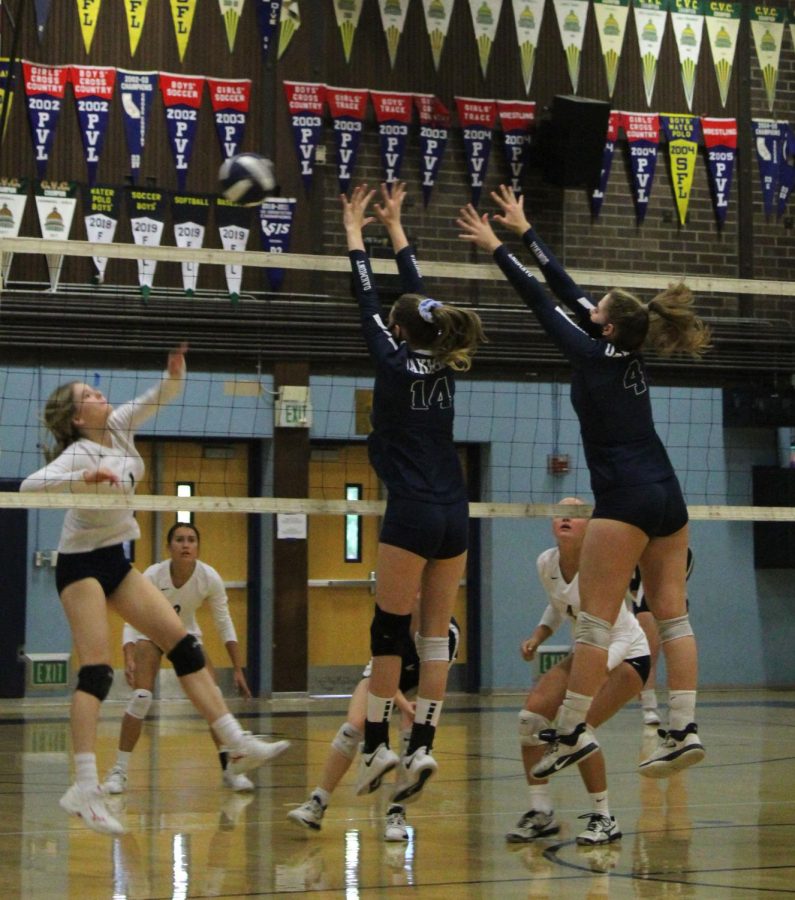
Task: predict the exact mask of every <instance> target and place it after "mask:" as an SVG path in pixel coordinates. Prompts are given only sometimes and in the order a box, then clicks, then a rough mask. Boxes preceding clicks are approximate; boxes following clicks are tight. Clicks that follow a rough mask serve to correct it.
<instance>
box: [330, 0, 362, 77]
mask: <svg viewBox="0 0 795 900" xmlns="http://www.w3.org/2000/svg"><path fill="white" fill-rule="evenodd" d="M362 2H363V0H334V13H335V15H336V16H337V28H339V30H340V37H341V38H342V49H343V52H344V53H345V62H346V63H349V62H350V61H351V51H352V50H353V39H354V38H355V37H356V29H357V28H358V27H359V16H361V14H362Z"/></svg>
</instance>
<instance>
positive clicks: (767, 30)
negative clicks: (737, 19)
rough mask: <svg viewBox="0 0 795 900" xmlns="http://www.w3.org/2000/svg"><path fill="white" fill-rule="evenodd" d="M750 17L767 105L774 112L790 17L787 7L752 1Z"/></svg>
mask: <svg viewBox="0 0 795 900" xmlns="http://www.w3.org/2000/svg"><path fill="white" fill-rule="evenodd" d="M749 17H750V19H751V32H752V33H753V36H754V46H755V47H756V58H757V60H758V61H759V68H760V69H761V70H762V77H763V79H764V81H765V93H766V94H767V105H768V109H770V111H771V112H772V110H773V103H774V101H775V99H776V82H777V81H778V63H779V57H780V56H781V41H782V38H783V37H784V23H785V22H786V21H787V18H788V13H787V7H786V6H773V5H772V4H764V3H760V4H754V3H752V4H751V9H750V12H749Z"/></svg>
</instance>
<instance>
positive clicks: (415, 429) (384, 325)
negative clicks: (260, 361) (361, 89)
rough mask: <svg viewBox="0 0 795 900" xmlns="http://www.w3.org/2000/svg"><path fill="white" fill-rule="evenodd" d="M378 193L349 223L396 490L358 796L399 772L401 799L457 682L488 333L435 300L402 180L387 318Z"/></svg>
mask: <svg viewBox="0 0 795 900" xmlns="http://www.w3.org/2000/svg"><path fill="white" fill-rule="evenodd" d="M374 195H375V191H372V190H371V191H368V189H367V186H366V185H363V186H360V187H357V188H355V189H354V191H353V192H352V194H351V198H350V200H348V198H347V197H346V196H345V195H342V197H341V202H342V210H343V225H344V228H345V234H346V237H347V243H348V250H349V255H350V261H351V268H352V270H353V276H354V278H353V280H354V285H355V291H356V297H357V300H358V302H359V310H360V313H361V323H362V331H363V334H364V338H365V341H366V342H367V348H368V350H369V352H370V358H371V359H372V361H373V364H374V366H375V385H374V390H373V412H372V426H373V430H372V433H371V434H370V437H369V441H368V449H369V455H370V462H371V464H372V466H373V468H374V469H375V471H376V474H377V475H378V476H379V478H380V479H381V480H382V481H383V482H384V484H385V485H386V488H387V504H386V512H385V514H384V520H383V524H382V527H381V534H380V537H379V544H378V555H377V558H376V598H375V614H374V616H373V621H372V625H371V629H370V636H371V652H372V655H373V671H372V675H371V678H370V688H369V691H368V695H367V718H366V720H365V727H364V747H363V751H362V755H361V762H360V766H359V777H358V780H357V793H359V794H365V793H369V792H370V791H372V790H374V789H375V788H376V787H377V786H378V784H380V782H381V779H382V777H383V775H384V773H385V772H388V771H390V770H391V769H394V768H396V767H397V768H398V775H397V781H396V787H395V792H394V794H393V797H392V799H393V801H394V802H396V803H403V802H406V801H407V800H409V799H410V798H414V797H416V795H417V794H418V793H419V792H420V791H421V790H422V787H423V785H424V784H425V782H426V781H427V779H428V778H429V777H431V775H433V773H434V772H435V771H436V770H437V764H436V761H435V760H434V758H433V757H432V756H431V749H432V747H433V739H434V735H435V732H436V726H437V724H438V721H439V715H440V713H441V709H442V703H443V701H444V694H445V689H446V686H447V671H448V664H449V649H448V635H447V631H448V626H449V623H450V616H451V614H452V611H453V603H454V601H455V597H456V594H457V592H458V585H459V583H460V581H461V577H462V576H463V574H464V569H465V566H466V554H467V531H468V525H469V509H468V502H467V490H466V484H465V482H464V476H463V472H462V469H461V464H460V461H459V459H458V453H457V451H456V448H455V444H454V443H453V416H454V406H453V402H454V396H455V375H456V372H461V371H466V370H467V369H469V367H470V365H471V357H472V354H473V353H474V352H475V350H476V348H477V346H478V344H479V343H480V342H481V341H483V340H484V335H483V330H482V327H481V324H480V319H479V318H478V316H477V315H476V314H475V313H474V312H471V311H469V310H463V309H457V308H456V307H453V306H450V305H448V304H445V303H440V302H439V301H437V300H432V299H431V298H429V297H428V296H427V294H426V292H425V288H424V285H423V281H422V276H421V275H420V271H419V268H418V266H417V261H416V258H415V256H414V253H413V251H412V249H411V248H410V247H409V244H408V241H407V239H406V235H405V232H404V231H403V226H402V224H401V208H402V205H403V200H404V198H405V196H406V191H405V187H404V185H403V184H393V185H392V189H391V192H390V191H389V190H388V189H387V188H386V186H385V185H382V186H381V202H380V203H378V204H376V205H375V207H374V212H375V218H377V219H378V221H379V222H381V224H383V225H384V226H385V227H386V229H387V233H388V234H389V237H390V240H391V243H392V248H393V250H394V253H395V257H396V260H397V265H398V270H399V273H400V277H401V282H402V286H403V289H404V291H405V292H406V293H404V294H402V295H401V296H400V297H399V298H398V299H397V301H396V302H395V303H394V305H393V306H392V309H391V310H390V312H389V316H388V319H387V321H386V322H384V320H383V318H382V311H381V304H380V303H379V300H378V294H377V292H376V289H375V284H374V280H373V273H372V270H371V268H370V263H369V260H368V258H367V254H366V253H365V252H364V241H363V238H362V229H363V228H364V226H365V225H367V224H369V223H370V222H372V221H374V218H373V217H371V216H368V215H367V207H368V205H369V203H370V201H371V200H372V199H373V196H374ZM418 592H419V593H421V596H422V600H421V603H420V635H419V637H418V638H417V653H418V655H419V658H420V661H421V668H420V683H419V688H418V692H417V701H416V714H415V719H414V725H413V726H412V731H411V736H410V738H409V744H408V748H407V749H406V752H405V753H404V755H403V756H402V758H401V757H398V755H397V754H396V753H394V752H393V751H392V750H391V749H390V748H389V716H390V713H391V710H392V705H393V703H394V697H395V693H396V691H397V688H398V683H399V680H400V658H401V655H402V654H403V652H404V649H405V647H406V645H407V643H408V642H409V641H411V639H412V638H411V634H410V628H409V623H410V620H411V611H412V609H413V608H414V605H415V601H416V597H417V593H418Z"/></svg>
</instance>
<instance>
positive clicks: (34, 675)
mask: <svg viewBox="0 0 795 900" xmlns="http://www.w3.org/2000/svg"><path fill="white" fill-rule="evenodd" d="M68 677H69V665H68V661H67V660H65V659H37V660H34V661H33V662H32V663H31V671H30V683H31V684H32V685H33V687H66V684H67V679H68Z"/></svg>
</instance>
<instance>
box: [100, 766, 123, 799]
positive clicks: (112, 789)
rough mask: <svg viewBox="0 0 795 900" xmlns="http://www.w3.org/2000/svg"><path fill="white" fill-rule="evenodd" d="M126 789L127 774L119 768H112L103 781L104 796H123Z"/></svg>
mask: <svg viewBox="0 0 795 900" xmlns="http://www.w3.org/2000/svg"><path fill="white" fill-rule="evenodd" d="M126 789H127V773H126V772H125V771H124V769H122V768H121V766H114V767H113V768H112V769H111V770H110V772H108V777H107V778H106V779H105V781H104V783H103V785H102V790H103V791H104V792H105V793H106V794H123V793H124V792H125V790H126Z"/></svg>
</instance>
